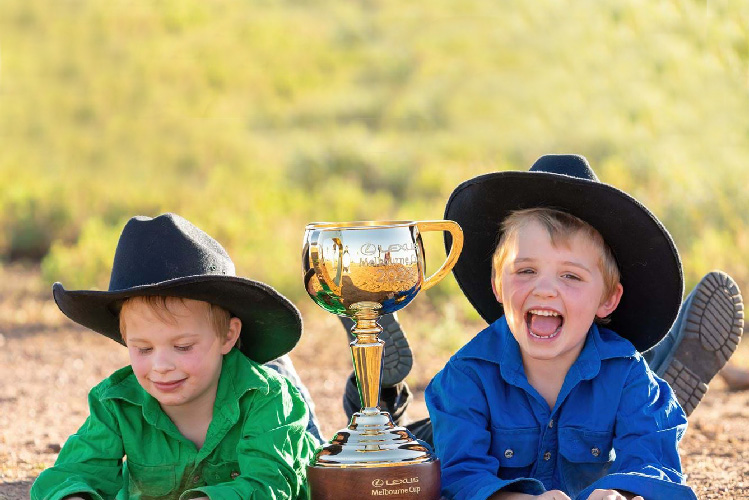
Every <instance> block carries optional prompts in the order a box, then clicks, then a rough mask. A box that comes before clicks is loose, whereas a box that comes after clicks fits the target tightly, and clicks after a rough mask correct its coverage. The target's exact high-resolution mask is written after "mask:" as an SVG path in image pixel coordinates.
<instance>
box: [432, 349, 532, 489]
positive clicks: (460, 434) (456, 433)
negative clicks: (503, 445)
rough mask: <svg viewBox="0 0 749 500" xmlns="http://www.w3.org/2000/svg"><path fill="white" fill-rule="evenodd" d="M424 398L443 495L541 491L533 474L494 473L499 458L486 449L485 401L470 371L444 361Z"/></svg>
mask: <svg viewBox="0 0 749 500" xmlns="http://www.w3.org/2000/svg"><path fill="white" fill-rule="evenodd" d="M425 399H426V403H427V407H428V409H429V415H430V417H431V419H432V426H433V432H434V445H435V449H436V453H437V456H438V457H439V459H440V462H441V467H442V493H443V494H444V495H445V496H447V497H448V498H454V499H457V500H463V499H476V500H479V499H486V498H488V497H489V496H491V495H492V494H493V493H495V492H497V491H500V490H504V491H514V492H521V493H528V494H534V495H539V494H541V493H543V492H544V491H545V489H544V487H543V485H542V484H541V482H539V481H537V480H535V479H531V478H519V479H512V480H504V479H501V478H499V477H498V476H497V473H498V471H499V460H498V459H497V458H496V457H494V456H493V455H492V454H491V453H490V448H491V433H490V425H491V423H490V420H489V419H490V417H489V415H490V414H489V407H488V403H487V400H486V397H485V395H484V392H483V388H482V384H481V382H480V380H479V378H478V377H477V376H476V375H475V374H473V373H471V372H469V371H468V370H465V371H464V370H463V369H461V368H459V367H458V366H456V365H455V364H454V361H450V362H449V363H448V364H447V366H445V368H444V369H443V370H442V371H441V372H439V373H438V374H437V375H436V376H435V377H434V379H432V381H431V382H430V383H429V386H428V387H427V389H426V392H425Z"/></svg>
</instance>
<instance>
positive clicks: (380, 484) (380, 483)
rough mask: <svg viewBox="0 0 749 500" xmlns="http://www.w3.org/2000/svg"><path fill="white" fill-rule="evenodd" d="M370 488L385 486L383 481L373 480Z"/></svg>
mask: <svg viewBox="0 0 749 500" xmlns="http://www.w3.org/2000/svg"><path fill="white" fill-rule="evenodd" d="M372 486H374V487H375V488H382V487H383V486H385V481H383V480H382V479H375V480H374V481H372Z"/></svg>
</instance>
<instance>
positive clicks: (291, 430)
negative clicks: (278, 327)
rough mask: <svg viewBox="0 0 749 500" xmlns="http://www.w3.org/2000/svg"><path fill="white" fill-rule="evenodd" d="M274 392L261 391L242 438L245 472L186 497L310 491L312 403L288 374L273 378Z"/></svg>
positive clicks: (241, 467) (288, 496) (240, 456)
mask: <svg viewBox="0 0 749 500" xmlns="http://www.w3.org/2000/svg"><path fill="white" fill-rule="evenodd" d="M269 383H270V390H269V393H268V394H261V393H259V392H257V391H256V392H255V394H254V395H253V396H252V397H253V399H252V401H251V402H250V404H251V408H250V411H249V412H248V414H247V415H246V416H245V421H244V423H243V426H242V437H241V438H240V440H239V443H238V444H237V455H238V460H239V472H240V474H239V476H237V477H236V478H234V479H233V480H232V481H228V482H225V483H221V484H217V485H214V486H204V487H201V488H196V489H194V490H190V491H189V492H186V494H185V495H183V496H182V497H181V498H182V499H192V498H197V497H201V496H208V497H210V498H211V500H218V499H238V498H242V499H245V498H247V499H249V498H252V499H263V498H268V499H274V500H275V499H279V500H280V499H295V498H300V497H301V496H302V494H303V493H304V492H306V487H307V485H306V470H305V469H306V466H307V463H308V462H309V460H310V459H311V457H312V455H313V453H314V449H315V447H316V445H317V444H316V441H315V439H314V438H313V437H312V435H311V434H309V433H307V430H306V428H307V420H308V415H307V407H306V405H305V404H304V401H303V400H302V398H301V396H300V395H299V393H298V392H297V390H296V389H294V387H293V386H292V385H291V383H290V382H289V381H288V379H286V378H285V377H273V378H270V379H269Z"/></svg>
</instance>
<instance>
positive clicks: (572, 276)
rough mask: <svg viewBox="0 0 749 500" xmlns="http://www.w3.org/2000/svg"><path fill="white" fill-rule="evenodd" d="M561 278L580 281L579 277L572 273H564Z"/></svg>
mask: <svg viewBox="0 0 749 500" xmlns="http://www.w3.org/2000/svg"><path fill="white" fill-rule="evenodd" d="M562 278H566V279H570V280H574V281H580V277H579V276H577V275H576V274H572V273H565V274H563V275H562Z"/></svg>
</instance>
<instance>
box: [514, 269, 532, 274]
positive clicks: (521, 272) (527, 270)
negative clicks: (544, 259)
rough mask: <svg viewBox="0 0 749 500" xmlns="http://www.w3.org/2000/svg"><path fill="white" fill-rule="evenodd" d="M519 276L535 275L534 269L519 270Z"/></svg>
mask: <svg viewBox="0 0 749 500" xmlns="http://www.w3.org/2000/svg"><path fill="white" fill-rule="evenodd" d="M517 273H518V274H533V269H528V268H523V269H518V270H517Z"/></svg>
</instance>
